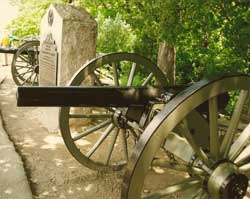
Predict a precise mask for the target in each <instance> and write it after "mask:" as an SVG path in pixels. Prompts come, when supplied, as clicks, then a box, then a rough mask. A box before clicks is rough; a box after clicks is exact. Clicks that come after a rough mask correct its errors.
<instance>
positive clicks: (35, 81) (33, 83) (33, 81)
mask: <svg viewBox="0 0 250 199" xmlns="http://www.w3.org/2000/svg"><path fill="white" fill-rule="evenodd" d="M35 83H37V74H36V75H35V77H34V79H33V80H32V85H35Z"/></svg>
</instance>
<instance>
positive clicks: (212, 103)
mask: <svg viewBox="0 0 250 199" xmlns="http://www.w3.org/2000/svg"><path fill="white" fill-rule="evenodd" d="M208 104H209V131H210V153H211V157H212V158H213V159H214V160H215V161H217V160H218V159H219V135H218V100H217V97H213V98H211V99H209V103H208Z"/></svg>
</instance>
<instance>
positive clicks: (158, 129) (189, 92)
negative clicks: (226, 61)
mask: <svg viewBox="0 0 250 199" xmlns="http://www.w3.org/2000/svg"><path fill="white" fill-rule="evenodd" d="M249 90H250V76H246V75H241V76H230V77H229V76H228V77H223V78H219V79H216V80H203V81H200V82H197V83H195V84H194V85H192V86H191V87H189V88H187V89H185V90H184V91H183V92H181V93H179V94H178V95H177V96H176V97H175V98H173V99H172V100H171V101H170V102H169V103H168V104H167V105H166V106H165V108H164V109H163V110H162V111H161V112H160V113H158V114H157V115H156V116H155V117H154V119H153V120H152V121H151V122H150V124H149V125H148V126H147V128H146V129H145V131H144V133H143V134H142V135H141V137H140V140H139V141H138V143H137V144H136V146H135V150H134V151H133V153H132V155H131V159H130V161H129V162H128V165H127V170H126V172H125V176H124V180H123V186H122V198H124V199H125V198H126V199H138V198H154V199H156V198H197V199H203V198H237V199H238V198H242V197H243V196H244V195H245V194H247V195H249V184H248V181H249V174H250V172H249V171H250V167H249V166H250V164H249V162H250V145H249V144H250V142H249V140H250V139H249V138H250V124H249V125H247V124H245V125H243V127H242V123H241V122H239V120H240V115H241V113H242V108H243V105H244V102H245V100H246V96H247V94H248V93H249ZM235 91H236V92H238V93H240V94H239V97H238V100H237V102H236V105H235V108H234V110H233V113H232V114H231V116H230V117H229V118H228V119H225V117H222V115H221V114H219V113H221V111H219V110H218V106H217V104H218V103H217V102H218V100H217V99H218V98H217V97H218V96H219V95H220V94H221V93H225V92H230V93H231V94H232V93H234V92H235ZM206 101H207V102H208V105H207V106H208V110H209V114H208V115H207V116H208V117H207V121H209V122H208V126H209V131H210V147H209V150H207V151H206V150H203V148H201V147H199V146H198V143H197V142H195V141H194V139H193V135H192V134H194V133H199V134H200V139H203V136H202V133H203V132H192V130H191V129H189V127H188V124H187V123H186V122H185V117H186V116H187V115H189V114H190V113H191V112H192V111H193V110H194V109H195V108H196V107H198V106H199V105H200V104H202V103H204V102H206ZM223 119H225V121H224V122H226V121H227V122H228V125H224V126H223V124H222V123H224V122H222V121H223ZM177 129H182V133H181V135H182V137H181V136H178V135H176V134H175V133H173V132H175V131H176V130H177ZM168 140H170V142H169V141H168ZM171 145H172V146H175V147H173V148H172V150H171V151H168V153H171V154H172V159H171V158H169V156H167V155H166V152H165V149H166V148H171ZM180 150H181V153H180V152H179V151H180ZM187 157H190V158H188V159H189V161H188V160H187ZM159 173H160V174H159Z"/></svg>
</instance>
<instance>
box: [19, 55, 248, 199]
mask: <svg viewBox="0 0 250 199" xmlns="http://www.w3.org/2000/svg"><path fill="white" fill-rule="evenodd" d="M138 74H139V75H138ZM139 77H140V78H139ZM167 82H168V81H167V80H166V78H165V76H164V74H163V73H162V72H161V71H160V69H159V68H158V67H157V66H156V65H155V64H153V63H151V62H150V61H149V60H148V59H146V58H144V57H141V56H139V55H136V54H130V53H113V54H109V55H104V56H101V57H98V58H95V59H93V60H92V61H90V62H88V63H86V64H85V65H84V66H83V67H82V68H80V69H79V70H78V72H77V73H76V74H75V75H74V76H73V77H72V79H71V81H70V82H69V84H68V87H19V88H18V92H17V98H18V105H19V106H58V107H61V108H60V115H59V120H60V130H61V133H62V137H63V139H64V142H65V144H66V146H67V148H68V150H69V151H70V153H71V154H72V155H73V156H74V158H75V159H76V160H77V161H79V162H80V163H81V164H83V165H84V166H86V167H88V168H90V169H94V170H99V171H110V170H120V169H122V168H123V167H124V166H126V172H125V175H124V180H123V183H122V198H129V199H135V198H173V197H174V198H236V199H240V198H243V197H244V196H245V195H249V194H250V192H249V170H250V167H249V166H250V163H249V160H250V146H249V138H250V125H247V124H242V123H240V115H241V113H242V109H243V106H244V103H245V101H246V98H247V96H248V92H249V90H250V76H248V75H232V76H225V77H219V78H214V79H210V80H208V79H206V80H202V81H199V82H196V83H193V84H192V85H179V86H169V85H168V83H167ZM235 94H239V97H238V99H237V100H236V104H235V108H234V110H233V111H232V114H226V111H225V109H226V108H227V107H228V106H227V105H228V103H231V97H232V96H235ZM75 121H80V122H82V123H80V124H81V125H82V126H80V127H76V125H75V123H74V122H75ZM154 171H157V172H154Z"/></svg>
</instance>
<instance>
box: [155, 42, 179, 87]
mask: <svg viewBox="0 0 250 199" xmlns="http://www.w3.org/2000/svg"><path fill="white" fill-rule="evenodd" d="M175 63H176V49H175V47H171V46H168V44H167V43H166V42H165V41H164V42H161V43H160V45H159V51H158V59H157V65H158V66H159V68H160V69H161V70H162V71H163V73H164V74H165V75H166V77H167V79H168V81H169V83H170V85H174V84H175Z"/></svg>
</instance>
